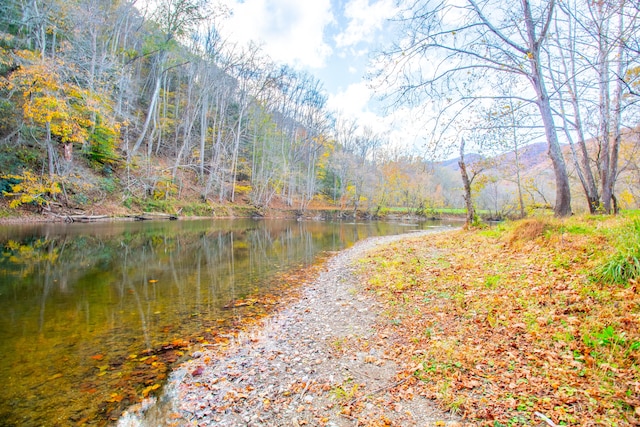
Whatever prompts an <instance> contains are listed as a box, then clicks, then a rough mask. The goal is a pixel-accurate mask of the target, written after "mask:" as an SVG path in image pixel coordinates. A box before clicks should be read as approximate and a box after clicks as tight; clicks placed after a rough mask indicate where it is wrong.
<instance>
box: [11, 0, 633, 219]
mask: <svg viewBox="0 0 640 427" xmlns="http://www.w3.org/2000/svg"><path fill="white" fill-rule="evenodd" d="M149 4H154V5H155V6H154V7H148V3H147V2H142V3H141V2H136V1H124V0H105V1H98V0H74V1H62V0H24V1H18V0H6V1H4V2H2V3H1V4H0V173H1V176H0V191H1V193H0V194H2V196H1V197H0V203H1V204H2V206H0V207H1V208H2V212H3V215H11V213H10V212H11V211H12V210H13V209H15V208H18V207H22V208H23V209H30V210H44V211H46V212H50V213H56V212H57V213H68V212H73V211H78V210H83V211H85V212H96V213H122V212H126V211H131V210H134V211H140V210H156V211H165V212H170V213H175V212H181V213H183V214H191V215H210V214H221V213H222V214H225V213H228V212H229V211H228V210H227V209H228V208H229V207H230V206H233V207H238V206H242V207H243V209H248V210H249V211H251V212H262V211H264V210H266V209H268V208H269V207H274V206H275V207H280V208H286V209H292V210H296V211H304V210H306V209H307V208H309V206H323V207H331V208H336V209H342V210H347V211H349V212H354V213H355V212H356V211H361V212H366V213H368V214H376V213H380V212H384V211H385V210H387V209H389V208H395V207H402V208H407V209H409V210H412V211H414V212H418V213H424V212H429V211H432V210H433V209H437V208H445V207H450V208H460V207H463V206H464V199H463V195H462V190H461V188H462V182H461V179H460V172H459V170H458V169H457V166H458V160H457V159H456V160H454V161H452V162H451V164H447V163H437V162H434V161H433V159H434V158H433V157H432V156H428V157H427V155H426V153H433V152H434V150H433V146H432V145H433V144H434V143H435V144H437V145H438V144H439V145H438V146H437V147H436V148H437V149H438V151H439V152H440V154H442V153H446V151H447V150H446V149H445V147H443V145H444V144H442V140H443V139H437V140H434V141H435V142H434V141H425V143H424V144H423V145H422V146H418V147H415V148H413V147H412V145H413V144H414V139H415V136H409V135H408V136H407V141H406V142H405V143H402V142H401V143H400V144H399V143H398V141H395V143H394V144H389V143H388V140H387V138H388V136H387V134H377V133H375V132H373V131H372V130H371V129H368V128H366V127H365V126H362V124H360V123H358V122H356V121H355V120H354V119H351V118H348V117H343V116H341V115H339V114H337V113H335V112H332V111H329V109H328V107H327V93H326V91H325V90H324V89H323V85H322V82H321V81H319V80H318V79H317V78H316V77H314V76H313V75H311V74H309V73H307V72H304V71H300V70H297V69H294V68H291V67H289V66H286V65H281V64H277V63H274V62H273V61H272V60H271V59H270V58H269V57H268V56H266V55H265V54H264V53H263V51H262V50H261V48H260V47H259V46H257V45H254V46H250V47H243V46H240V45H236V44H234V43H232V42H231V41H229V40H227V39H225V38H223V37H222V36H221V34H220V32H219V31H218V30H217V29H218V27H219V24H220V23H221V22H224V20H225V19H228V17H229V14H230V13H231V11H229V10H227V9H225V8H223V7H221V6H219V5H217V4H216V3H212V2H207V1H204V0H160V1H157V2H150V3H149ZM581 7H582V6H581ZM621 7H622V8H623V9H621V10H623V12H624V13H625V14H627V13H628V12H629V10H628V9H624V7H626V6H621ZM631 9H632V10H631V12H633V8H631ZM612 10H613V9H612ZM550 11H552V9H550ZM561 12H563V10H559V11H557V12H556V13H557V14H558V15H557V17H556V18H555V19H560V18H561V17H562V15H561ZM567 13H568V12H567ZM616 13H618V12H616V10H613V12H612V14H611V15H608V18H607V19H608V20H609V21H607V22H613V21H612V20H613V19H614V18H615V16H617V15H616ZM554 16H555V15H554ZM620 16H622V15H620ZM625 16H626V15H625ZM549 17H551V14H550V15H549ZM576 19H577V18H576ZM603 19H604V18H603ZM634 19H635V18H634ZM407 22H410V21H407ZM576 22H577V21H576ZM559 23H560V21H558V25H559ZM632 23H633V25H635V20H634V21H633V22H632ZM611 25H613V24H611ZM625 28H626V27H625ZM630 28H631V27H630ZM633 28H635V27H633ZM558 31H559V30H558ZM453 34H455V31H454V32H453ZM558 34H560V33H558ZM558 37H559V36H558ZM560 41H561V40H559V39H558V40H556V41H554V42H555V43H559V42H560ZM633 41H634V43H635V42H637V40H636V39H633ZM549 43H550V42H549ZM615 46H616V45H615V44H611V46H610V48H611V49H613V48H614V47H615ZM633 46H635V45H632V44H629V45H628V46H627V47H626V49H627V50H626V51H625V52H626V53H625V54H628V55H631V53H634V52H635V50H634V47H633ZM470 49H471V47H470ZM611 49H610V50H609V51H607V52H608V54H613V53H612V52H613V50H611ZM587 51H588V49H587V50H585V52H587ZM550 52H551V51H550ZM550 52H547V54H548V56H549V58H551V57H552V55H551V53H550ZM591 53H592V52H591ZM601 56H602V55H601ZM637 56H638V55H637V54H634V56H633V58H631V59H629V61H628V62H626V63H625V66H626V67H627V69H626V70H625V72H626V73H627V75H626V77H625V79H626V80H625V82H626V83H627V87H626V88H625V87H623V88H622V89H620V90H623V89H624V90H623V92H620V94H618V95H619V96H620V97H621V98H620V100H624V105H623V106H624V107H625V108H626V109H625V116H624V117H627V118H633V117H634V116H633V112H634V111H636V110H634V109H633V108H631V107H633V106H634V105H635V103H636V101H635V100H636V99H637V94H636V92H635V91H636V89H637V80H638V79H637V77H638V76H637V70H638V69H640V68H636V67H635V65H636V63H635V62H634V61H635V60H636V59H637ZM389 58H393V54H389ZM383 62H384V61H382V62H381V63H383ZM398 64H400V65H402V62H398ZM550 64H551V62H550ZM612 64H613V63H612V62H611V61H609V62H607V66H611V67H613V65H612ZM545 67H547V66H546V65H545ZM549 67H550V66H549ZM594 67H595V65H594ZM594 69H595V68H594ZM460 70H464V67H460ZM453 71H456V70H453ZM453 71H452V72H453ZM543 71H544V72H547V71H548V72H549V73H551V72H552V71H554V70H553V69H552V68H544V70H543ZM605 71H606V70H605ZM388 72H392V70H391V71H388ZM634 73H636V74H634ZM409 77H411V75H410V74H407V78H409ZM560 77H562V76H560V75H553V74H549V77H545V78H546V79H549V78H551V79H552V80H551V82H552V83H553V84H555V85H560V83H559V80H557V79H559V78H560ZM586 77H587V80H588V81H594V80H593V79H591V77H589V76H586ZM465 78H466V77H465ZM469 78H471V77H469ZM554 78H555V79H556V80H553V79H554ZM453 82H454V80H450V81H449V83H448V84H452V83H453ZM464 82H465V80H457V81H455V83H456V84H460V85H465V84H467V83H469V84H470V80H469V81H467V83H464ZM484 82H485V83H487V82H488V80H486V79H485V80H484ZM423 83H424V84H423ZM423 83H420V82H417V83H415V87H414V89H415V88H420V87H422V88H425V90H426V88H427V87H430V86H429V85H430V84H427V83H428V82H423ZM432 83H433V84H434V85H435V83H436V82H435V81H434V82H432ZM507 83H508V84H506V85H502V86H501V87H502V88H507V87H508V88H509V89H510V90H511V91H514V90H518V84H516V83H513V82H511V83H509V82H507ZM573 83H575V84H576V85H582V81H581V82H575V81H574V82H573ZM600 83H601V84H600V87H601V88H606V87H607V85H612V84H614V82H613V81H606V82H605V81H604V80H603V81H602V82H600ZM469 87H471V86H469ZM558 87H560V86H558ZM563 87H567V86H563ZM616 87H618V88H619V85H618V86H616ZM411 88H412V87H408V88H407V92H406V93H407V94H409V93H412V92H411V90H410V89H411ZM576 88H578V86H576ZM596 89H597V88H596V87H595V86H594V87H590V88H589V89H588V91H587V90H584V91H583V90H578V92H580V93H583V94H584V93H587V94H588V95H589V96H585V97H584V99H574V100H573V101H572V102H573V105H574V107H575V108H578V107H580V106H581V105H582V103H584V104H585V105H589V106H590V107H589V110H588V111H589V112H590V113H593V112H595V111H596V110H597V106H596V107H594V105H596V104H597V103H595V104H594V102H595V101H594V98H593V97H591V95H593V94H594V93H595V92H596ZM468 90H470V89H465V91H468ZM603 90H604V89H603ZM616 90H617V89H616ZM456 91H457V89H456V90H453V88H451V91H450V92H446V93H447V94H448V96H447V100H448V101H447V103H448V102H451V101H452V100H453V99H454V98H451V96H453V95H455V94H456V93H457V92H456ZM442 93H445V92H441V94H442ZM465 93H467V92H465ZM479 93H480V92H479ZM407 96H408V95H407ZM423 96H426V97H429V96H431V97H432V98H429V99H430V100H429V102H433V104H434V105H437V102H436V101H438V102H442V101H443V99H440V100H438V99H436V95H434V94H429V93H428V91H425V92H424V93H423V94H422V95H420V97H423ZM523 96H524V95H523ZM563 96H565V95H563V94H562V92H561V91H560V90H559V89H558V90H557V91H555V92H554V93H553V94H552V96H551V100H552V102H553V104H552V107H553V108H554V109H553V113H554V114H556V122H557V123H564V127H563V128H562V126H558V130H561V128H562V129H564V133H565V134H566V136H567V137H566V141H564V140H560V143H561V145H562V144H564V143H565V142H568V143H571V144H570V145H566V144H564V145H563V146H564V147H566V149H563V150H562V152H561V154H560V155H561V156H562V155H563V156H564V159H565V162H566V163H567V164H568V165H569V166H568V176H569V180H570V184H571V190H572V192H573V193H580V192H584V193H585V194H586V196H587V202H588V203H586V204H585V203H584V202H582V201H579V202H576V198H575V197H574V199H573V208H574V209H576V208H577V209H578V210H584V209H589V210H591V211H595V210H596V209H597V208H598V206H599V204H602V203H605V202H603V201H602V200H600V199H601V195H602V194H604V193H605V192H610V191H615V189H614V187H613V183H615V182H618V183H620V182H622V183H623V186H619V187H618V188H617V189H618V190H620V191H619V192H618V193H612V194H614V195H615V194H617V196H618V199H619V200H618V201H619V203H620V206H621V207H623V208H624V207H636V206H637V203H638V197H637V194H638V193H639V192H638V190H637V188H638V179H637V177H638V172H637V171H638V168H637V161H636V157H637V156H636V149H635V147H636V146H637V133H635V132H631V131H627V130H629V129H632V128H631V127H627V128H625V127H624V126H626V125H625V124H621V123H617V124H616V126H617V127H616V129H617V130H616V132H617V133H616V135H617V136H615V138H616V139H615V140H614V143H612V144H611V145H608V142H607V141H606V139H607V138H602V137H601V136H602V135H605V134H609V133H610V128H609V126H608V125H607V126H604V124H603V125H602V126H599V125H598V120H597V118H598V117H600V122H602V123H605V122H606V123H609V121H610V120H609V116H608V115H607V114H609V112H612V113H611V116H612V117H613V118H615V117H614V116H615V114H614V113H615V111H617V110H612V109H611V108H612V107H611V106H610V105H609V104H607V105H604V106H603V108H604V107H606V111H604V110H602V109H601V110H602V111H603V112H602V114H601V115H600V116H598V115H595V113H594V114H592V115H591V117H594V119H593V120H590V121H585V124H584V128H585V129H586V131H588V132H582V131H583V130H585V129H582V128H580V127H579V126H578V125H580V126H582V125H581V124H580V123H578V122H577V119H578V118H579V116H578V115H577V113H575V114H573V113H572V114H560V113H561V112H562V111H565V109H564V105H566V103H567V102H568V100H567V99H566V98H563ZM467 98H468V94H466V95H464V99H467ZM517 98H518V97H517V96H515V95H514V94H513V93H511V95H509V94H503V95H501V96H496V99H495V101H496V102H498V103H494V105H491V106H490V108H489V107H487V108H485V107H482V108H480V107H478V108H476V107H473V108H471V107H469V108H467V109H466V110H465V114H456V116H455V117H456V120H457V119H459V118H465V119H464V122H465V123H464V126H461V125H459V124H456V122H455V120H453V119H451V120H444V118H445V117H446V114H448V112H449V110H450V108H451V105H454V104H455V102H454V103H453V104H451V105H450V106H446V105H445V106H443V111H442V112H441V113H438V114H439V115H438V117H441V118H443V120H442V123H445V122H446V123H445V124H446V128H447V129H449V130H451V129H454V128H456V129H458V130H457V131H456V132H457V134H456V135H454V138H453V140H454V141H455V143H458V142H459V141H457V140H456V138H458V137H462V139H464V137H466V138H468V139H470V140H472V142H473V143H474V145H473V147H474V149H475V150H481V151H482V152H481V155H477V156H475V155H474V156H469V155H467V163H468V165H467V169H468V170H469V172H470V175H471V176H470V178H471V184H472V196H473V197H474V200H475V203H476V204H477V205H478V207H479V208H481V209H489V210H491V211H492V212H493V214H495V215H498V216H503V215H509V214H517V215H524V214H525V213H526V211H527V210H530V209H533V208H537V207H553V205H554V203H555V198H556V196H557V194H556V195H554V191H555V188H556V186H555V184H556V183H555V181H554V179H555V178H557V175H556V177H555V178H554V175H553V172H552V170H553V169H554V168H555V164H556V163H557V159H556V160H555V161H554V162H551V163H549V161H548V158H545V157H546V156H547V153H549V150H548V149H546V147H544V146H541V145H532V147H533V148H531V149H527V148H526V146H527V145H528V144H531V143H532V142H539V141H541V140H542V139H543V132H542V131H541V125H540V117H539V115H538V116H537V115H536V113H535V112H532V111H531V110H530V109H529V107H530V106H531V105H533V104H531V103H530V104H524V105H525V106H527V107H526V108H525V107H524V106H522V105H519V104H516V103H514V102H513V100H514V99H516V100H517ZM482 99H483V97H480V96H478V97H473V98H472V101H473V102H476V101H477V102H479V101H478V100H482ZM601 99H605V98H601ZM405 100H406V99H405ZM505 100H509V101H508V102H507V101H505ZM456 102H458V103H459V101H456ZM518 102H520V101H518ZM469 105H471V104H469ZM474 105H475V104H474ZM621 105H622V104H621ZM614 106H615V105H614ZM610 107H611V108H610ZM566 111H568V109H567V110H566ZM523 114H524V115H523ZM616 114H618V113H616ZM620 117H622V116H620ZM632 121H633V120H632ZM635 123H637V120H636V121H635ZM438 131H439V130H438V128H437V126H434V129H433V134H436V133H437V132H438ZM578 131H580V132H578ZM592 131H593V132H592ZM623 131H624V132H627V133H624V132H623ZM576 132H578V133H580V136H581V138H579V139H578V140H577V141H576V143H575V147H574V144H573V143H572V142H573V140H572V138H573V137H574V136H575V134H576ZM590 134H591V135H595V136H596V138H595V139H594V141H596V143H595V144H592V146H591V148H590V147H589V146H588V142H586V141H588V138H585V135H586V136H589V135H590ZM621 136H622V137H621ZM438 141H440V142H438ZM620 141H622V142H623V144H622V145H621V144H620ZM625 142H626V143H627V145H626V146H624V143H625ZM455 143H454V144H453V145H452V146H455ZM569 147H571V149H569ZM610 147H611V148H610ZM451 150H453V151H454V152H455V151H456V150H457V148H453V149H451V147H449V154H450V153H451ZM527 150H528V151H527ZM603 150H606V153H607V156H603V153H605V151H603ZM613 150H615V152H612V153H611V154H609V151H613ZM518 151H520V153H518ZM504 152H511V153H512V154H510V155H500V154H501V153H504ZM527 153H530V154H527ZM496 156H497V157H496ZM607 158H608V159H611V160H610V161H609V163H606V162H605V160H606V159H607ZM614 158H615V161H616V163H615V164H613V159H614ZM618 159H619V161H618ZM451 165H452V166H453V167H450V166H451ZM540 165H543V166H540ZM541 168H543V169H541ZM592 181H593V182H592ZM599 187H601V188H602V189H601V190H599V189H598V188H599ZM605 190H606V191H605ZM607 194H608V193H607ZM605 199H606V200H607V202H606V203H608V201H609V199H608V198H607V197H605Z"/></svg>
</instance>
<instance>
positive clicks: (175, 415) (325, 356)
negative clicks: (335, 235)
mask: <svg viewBox="0 0 640 427" xmlns="http://www.w3.org/2000/svg"><path fill="white" fill-rule="evenodd" d="M442 230H444V228H443V229H434V230H433V231H426V232H418V233H412V234H405V235H395V236H385V237H375V238H370V239H367V240H364V241H360V242H358V243H357V244H356V245H354V246H353V247H352V248H350V249H347V250H344V251H342V252H339V253H338V254H336V255H335V256H333V257H332V258H330V259H329V260H328V261H327V263H326V266H325V269H324V271H322V272H321V273H320V275H319V277H318V278H317V279H316V280H315V281H314V282H313V283H312V284H311V285H309V286H307V287H306V288H305V289H304V290H303V292H302V297H301V298H300V300H299V301H297V302H295V303H294V304H293V305H292V306H290V307H288V308H286V309H285V310H283V311H281V312H279V313H276V314H274V315H273V316H271V317H270V318H268V319H267V320H265V321H264V323H263V324H262V325H261V326H260V327H258V328H256V329H257V330H256V331H253V332H251V333H245V334H242V335H241V336H240V337H239V338H238V339H237V340H236V341H235V342H234V343H233V344H232V345H231V346H230V347H229V349H228V350H227V351H226V352H225V353H224V354H223V355H222V356H220V355H219V353H213V352H210V351H207V350H205V351H198V352H195V353H194V354H193V355H192V357H193V359H192V360H189V361H187V362H185V363H183V364H182V365H181V366H180V367H178V368H177V369H176V370H175V371H174V372H173V373H172V375H171V377H170V379H169V383H168V384H167V386H166V387H165V391H164V393H163V395H162V396H161V397H160V398H159V399H158V401H157V402H155V401H152V400H149V401H147V402H143V404H142V405H138V406H136V407H134V408H131V409H130V410H129V411H127V412H126V413H125V415H124V416H123V417H122V418H121V419H120V420H119V422H118V427H134V426H135V427H141V426H171V425H173V426H203V427H204V426H301V425H306V426H330V427H342V426H359V425H362V426H365V425H368V426H384V425H396V426H436V425H437V426H459V425H462V424H461V423H460V420H459V419H458V418H456V417H455V416H453V415H451V414H448V413H444V412H442V411H441V410H439V409H438V408H436V406H435V405H434V404H433V403H432V402H431V401H430V400H427V399H425V398H424V397H422V396H420V395H419V394H417V393H414V392H413V389H412V388H411V387H408V388H402V387H401V386H402V385H403V383H404V382H405V381H406V380H407V379H409V378H410V377H406V372H407V367H403V366H398V365H397V364H396V363H395V362H394V360H393V359H392V358H391V357H390V356H388V355H387V352H386V351H385V350H389V349H390V348H392V347H393V342H392V338H393V337H387V336H384V335H382V336H380V335H379V334H378V333H377V332H376V329H375V324H376V321H379V320H381V321H384V320H383V319H379V316H380V312H381V311H382V307H381V306H379V305H378V303H377V302H376V301H375V300H374V299H373V298H371V297H368V296H366V295H364V294H363V293H361V292H359V290H360V287H359V285H358V284H357V282H356V280H355V279H356V278H355V274H354V271H353V270H354V266H353V263H354V261H356V260H357V259H359V258H362V257H363V256H364V255H365V254H366V252H367V251H369V250H371V249H373V248H375V247H376V246H378V245H384V244H388V243H390V242H392V241H395V240H399V239H404V238H412V237H416V236H424V235H426V234H429V233H432V232H437V231H442ZM361 343H366V345H365V346H364V348H366V349H367V350H366V351H362V350H360V349H362V348H363V346H361V345H359V344H361ZM403 373H405V374H404V375H405V376H404V377H403Z"/></svg>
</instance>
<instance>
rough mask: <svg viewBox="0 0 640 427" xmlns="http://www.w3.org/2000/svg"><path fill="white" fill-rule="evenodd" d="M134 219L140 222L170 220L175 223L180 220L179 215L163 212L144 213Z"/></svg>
mask: <svg viewBox="0 0 640 427" xmlns="http://www.w3.org/2000/svg"><path fill="white" fill-rule="evenodd" d="M133 217H134V218H135V219H136V220H138V221H147V220H152V219H168V220H170V221H175V220H177V219H178V215H172V214H166V213H161V212H143V213H142V214H139V215H134V216H133Z"/></svg>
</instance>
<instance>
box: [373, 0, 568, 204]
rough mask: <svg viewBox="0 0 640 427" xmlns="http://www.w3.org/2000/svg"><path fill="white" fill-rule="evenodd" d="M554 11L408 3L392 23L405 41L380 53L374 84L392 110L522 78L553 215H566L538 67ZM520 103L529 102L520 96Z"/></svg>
mask: <svg viewBox="0 0 640 427" xmlns="http://www.w3.org/2000/svg"><path fill="white" fill-rule="evenodd" d="M554 11H555V0H551V1H549V2H543V3H542V4H541V5H540V6H539V7H535V6H533V5H532V2H531V1H530V0H520V1H515V0H511V1H507V2H499V3H497V2H494V1H490V0H483V1H477V0H465V1H443V2H434V1H429V0H418V1H414V2H411V4H410V6H409V7H408V8H407V9H406V10H405V11H404V12H403V13H402V14H401V16H400V17H399V18H398V22H399V23H400V24H401V25H402V28H403V30H404V34H406V37H403V38H402V39H400V40H399V41H398V42H397V43H396V45H395V46H394V47H393V48H390V49H387V50H386V51H385V52H384V53H383V56H382V57H381V59H380V64H381V65H382V67H381V72H380V73H379V74H378V75H377V78H378V79H381V81H382V84H384V85H385V86H386V87H387V88H390V96H391V97H392V99H394V100H395V102H396V103H414V104H416V103H424V102H425V99H426V98H439V99H443V98H444V99H450V100H453V101H454V102H455V101H456V100H460V99H469V98H473V97H479V96H480V93H483V92H485V93H486V92H487V90H488V89H489V88H488V87H487V84H488V83H490V82H491V80H492V76H493V75H500V74H503V73H509V74H513V75H515V76H519V77H520V78H525V79H527V80H528V81H529V83H530V88H531V89H532V91H533V93H532V95H533V96H532V97H531V98H533V100H534V102H535V103H536V105H537V107H538V110H539V112H540V118H541V121H542V123H543V125H544V129H545V137H546V140H547V145H548V154H549V157H550V158H551V161H552V164H553V169H554V173H555V180H556V204H555V213H556V215H557V216H567V215H570V214H571V192H570V187H569V177H568V173H567V169H566V165H565V162H564V159H563V156H562V151H561V149H560V143H559V141H558V135H557V132H556V127H555V123H554V118H553V114H552V113H553V110H552V108H551V103H550V98H549V95H548V93H547V86H546V83H545V77H544V75H543V67H542V62H541V49H542V47H543V44H544V43H545V41H546V39H547V35H548V32H549V27H550V24H551V22H552V17H553V13H554ZM480 73H481V74H482V84H481V85H479V84H478V79H477V77H478V75H479V74H480ZM474 78H475V79H476V81H475V82H474V80H473V79H474ZM523 98H526V100H527V101H530V99H531V98H527V97H526V94H524V95H523ZM461 117H462V116H461V115H456V118H458V119H460V118H461Z"/></svg>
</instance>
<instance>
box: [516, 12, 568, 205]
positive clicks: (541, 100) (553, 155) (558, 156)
mask: <svg viewBox="0 0 640 427" xmlns="http://www.w3.org/2000/svg"><path fill="white" fill-rule="evenodd" d="M553 4H554V2H553V0H552V2H551V5H550V6H549V11H551V10H552V9H553ZM522 6H523V9H524V15H525V16H524V18H525V27H526V30H527V36H528V39H529V42H528V47H529V51H528V52H527V56H528V57H529V63H530V64H531V72H530V74H529V78H530V80H531V83H532V84H533V88H534V90H535V91H536V95H537V100H536V103H537V105H538V109H539V110H540V115H541V116H542V123H543V124H544V130H545V135H546V137H547V144H548V147H549V158H550V159H551V163H552V165H553V172H554V174H555V178H556V205H555V209H554V211H555V214H556V216H559V217H565V216H569V215H571V188H570V186H569V175H568V173H567V167H566V165H565V162H564V158H563V157H562V150H561V149H560V143H559V142H558V134H557V132H556V127H555V123H554V121H553V115H552V110H551V103H550V101H549V95H548V94H547V88H546V86H545V84H544V77H543V74H542V64H541V62H540V45H541V43H542V41H543V36H545V35H546V30H547V29H548V27H545V29H544V30H543V31H542V34H541V38H540V39H538V38H537V36H536V33H535V29H536V24H535V22H534V20H533V16H532V14H531V4H530V2H529V0H522ZM549 19H550V18H549ZM547 25H548V22H547Z"/></svg>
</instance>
